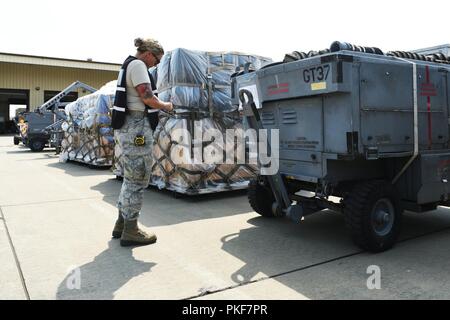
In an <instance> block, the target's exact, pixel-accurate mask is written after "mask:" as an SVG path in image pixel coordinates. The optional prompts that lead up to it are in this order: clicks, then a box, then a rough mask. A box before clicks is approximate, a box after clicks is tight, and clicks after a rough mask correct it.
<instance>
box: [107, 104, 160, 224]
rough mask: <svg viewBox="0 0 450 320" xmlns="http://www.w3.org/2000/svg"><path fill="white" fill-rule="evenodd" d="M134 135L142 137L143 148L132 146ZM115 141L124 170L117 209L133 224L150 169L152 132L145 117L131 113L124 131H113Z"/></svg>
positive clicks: (138, 113) (138, 210)
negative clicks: (143, 139) (119, 150)
mask: <svg viewBox="0 0 450 320" xmlns="http://www.w3.org/2000/svg"><path fill="white" fill-rule="evenodd" d="M137 135H143V136H144V137H145V145H144V146H136V145H135V144H134V139H135V137H136V136H137ZM114 140H115V143H116V144H118V146H119V147H120V148H121V150H122V156H121V158H120V162H121V163H120V165H121V167H122V168H123V183H122V189H121V190H120V195H119V199H118V200H117V208H118V209H119V212H120V213H121V214H122V216H123V218H124V219H125V220H136V219H137V218H138V217H139V213H140V211H141V208H142V202H143V197H144V190H145V189H146V188H147V187H148V184H149V182H150V176H151V168H152V165H153V159H152V145H153V131H152V129H151V128H150V124H149V121H148V119H147V117H145V115H144V113H143V112H133V111H130V113H129V114H128V115H127V117H126V120H125V124H124V125H123V127H122V128H120V129H118V130H114Z"/></svg>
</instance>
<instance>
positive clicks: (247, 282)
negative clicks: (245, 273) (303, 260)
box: [182, 250, 365, 300]
mask: <svg viewBox="0 0 450 320" xmlns="http://www.w3.org/2000/svg"><path fill="white" fill-rule="evenodd" d="M364 252H365V251H362V250H361V251H357V252H354V253H350V254H347V255H343V256H339V257H336V258H333V259H329V260H325V261H322V262H318V263H314V264H310V265H307V266H304V267H301V268H296V269H293V270H289V271H285V272H281V273H277V274H274V275H271V276H266V277H261V278H258V279H254V280H250V281H244V282H241V283H237V284H234V285H231V286H228V287H224V288H220V289H217V290H207V291H204V292H202V293H200V294H197V295H194V296H191V297H188V298H184V299H182V300H191V299H195V298H200V297H204V296H207V295H210V294H214V293H219V292H223V291H227V290H230V289H235V288H239V287H243V286H247V285H249V284H253V283H257V282H261V281H265V280H269V279H274V278H278V277H281V276H285V275H287V274H290V273H294V272H299V271H303V270H307V269H310V268H315V267H318V266H321V265H324V264H327V263H331V262H334V261H337V260H342V259H346V258H350V257H353V256H356V255H359V254H361V253H364Z"/></svg>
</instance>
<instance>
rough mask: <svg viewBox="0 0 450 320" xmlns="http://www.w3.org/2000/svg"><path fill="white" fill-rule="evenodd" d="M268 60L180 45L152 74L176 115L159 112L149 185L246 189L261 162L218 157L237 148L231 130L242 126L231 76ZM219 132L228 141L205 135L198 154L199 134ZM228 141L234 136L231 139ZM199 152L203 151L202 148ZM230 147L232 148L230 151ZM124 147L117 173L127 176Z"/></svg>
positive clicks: (202, 189)
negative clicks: (227, 160)
mask: <svg viewBox="0 0 450 320" xmlns="http://www.w3.org/2000/svg"><path fill="white" fill-rule="evenodd" d="M270 62H271V60H270V59H268V58H263V57H258V56H254V55H248V54H243V53H237V52H202V51H191V50H186V49H176V50H174V51H171V52H169V53H166V54H165V55H164V57H163V59H162V60H161V63H160V64H159V65H158V68H157V69H156V70H153V72H152V74H153V75H154V77H156V78H157V89H158V93H159V98H160V99H161V100H163V101H172V102H173V104H174V108H175V114H167V113H164V112H160V120H159V124H158V127H157V128H156V130H155V132H154V145H153V153H152V155H153V159H154V165H153V168H152V177H151V181H150V184H152V185H155V186H157V187H159V188H160V189H163V188H165V189H169V190H172V191H176V192H179V193H184V194H198V193H211V192H219V191H225V190H233V189H241V188H246V187H247V185H248V181H249V180H250V179H251V178H253V177H254V176H255V173H256V171H257V170H256V166H255V165H248V164H245V163H230V164H226V163H223V161H216V160H215V159H216V158H217V157H216V156H217V155H218V153H220V154H224V153H226V151H227V150H226V149H227V148H234V147H235V146H234V143H233V142H234V139H232V140H233V141H227V136H226V130H228V129H242V117H241V116H240V114H239V110H238V109H237V108H236V107H235V106H232V105H231V75H232V74H233V73H234V72H236V69H237V68H243V67H244V66H245V65H246V64H248V63H250V64H251V65H252V67H253V68H254V69H259V68H261V67H262V66H264V65H266V64H268V63H270ZM211 130H217V131H219V132H221V133H222V136H223V143H222V144H221V145H218V144H217V141H214V138H213V139H206V140H205V139H204V141H203V142H202V145H201V147H200V148H199V149H200V150H199V152H200V153H201V154H202V159H201V161H198V160H199V159H198V158H195V157H194V154H193V153H194V152H195V151H194V147H193V146H195V145H196V143H197V142H198V141H196V136H195V135H196V132H197V133H198V132H202V133H205V132H209V131H211ZM228 140H229V139H228ZM197 150H198V149H197ZM228 151H229V150H228ZM120 154H121V150H119V148H118V147H117V146H116V150H115V164H116V165H115V169H114V171H115V174H116V175H117V176H122V170H121V164H120Z"/></svg>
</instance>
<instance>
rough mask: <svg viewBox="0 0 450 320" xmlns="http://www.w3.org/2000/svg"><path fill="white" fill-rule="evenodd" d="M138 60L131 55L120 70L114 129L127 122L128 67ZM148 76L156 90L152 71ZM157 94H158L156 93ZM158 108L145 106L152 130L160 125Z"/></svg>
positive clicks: (114, 109)
mask: <svg viewBox="0 0 450 320" xmlns="http://www.w3.org/2000/svg"><path fill="white" fill-rule="evenodd" d="M134 60H137V58H136V57H133V56H129V57H128V58H127V59H126V60H125V62H124V63H123V64H122V68H121V69H120V71H119V77H118V79H117V89H116V95H115V97H114V106H113V110H112V120H111V125H112V127H113V129H120V128H122V126H123V124H124V123H125V117H126V115H127V113H128V107H127V77H126V75H127V69H128V65H129V64H130V62H131V61H134ZM148 76H149V77H150V84H151V87H152V90H153V91H155V90H156V83H155V80H154V79H153V77H152V75H151V74H150V72H149V73H148ZM155 95H156V96H157V95H158V94H157V93H155ZM158 111H159V110H157V109H152V108H150V107H149V106H147V105H146V106H145V112H146V114H147V118H148V121H149V122H150V127H151V128H152V130H155V129H156V126H157V125H158V121H159V117H158V114H159V112H158Z"/></svg>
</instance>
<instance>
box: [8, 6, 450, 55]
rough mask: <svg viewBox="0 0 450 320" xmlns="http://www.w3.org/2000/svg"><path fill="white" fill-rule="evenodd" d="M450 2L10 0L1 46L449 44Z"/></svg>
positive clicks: (30, 50)
mask: <svg viewBox="0 0 450 320" xmlns="http://www.w3.org/2000/svg"><path fill="white" fill-rule="evenodd" d="M427 4H429V5H427ZM449 9H450V1H448V0H447V1H441V0H435V1H428V2H426V1H420V2H418V1H414V0H410V1H403V0H390V1H387V0H377V1H354V0H339V1H337V0H336V1H329V0H321V1H320V0H310V1H299V0H298V1H293V0H271V1H266V0H260V1H256V0H226V1H225V0H224V1H217V0H209V1H207V0H185V1H181V0H158V1H155V0H146V1H142V0H127V1H123V0H122V1H116V0H110V1H100V0H89V1H87V0H76V1H65V0H59V1H55V0H39V1H31V0H28V1H25V0H14V1H11V0H3V1H2V4H1V12H2V18H1V19H0V52H8V53H19V54H29V55H42V56H50V57H61V58H72V59H81V60H85V59H88V58H92V59H93V60H94V61H104V62H114V63H121V62H122V61H123V60H124V59H125V58H126V57H127V56H128V55H129V54H134V53H135V47H134V45H133V43H134V39H135V38H137V37H143V38H148V37H151V38H155V39H157V40H158V41H159V42H160V43H161V44H162V45H163V47H164V49H165V50H166V51H170V50H173V49H175V48H180V47H182V48H186V49H192V50H205V51H240V52H245V53H251V54H256V55H261V56H266V57H270V58H272V59H273V60H275V61H278V60H281V59H282V58H283V57H284V54H285V53H288V52H292V51H294V50H296V51H306V52H308V51H310V50H321V49H325V48H329V46H330V44H331V43H332V42H333V41H336V40H338V41H345V42H350V43H353V44H356V45H362V46H375V47H379V48H380V49H382V50H384V51H386V52H387V51H390V50H404V51H407V50H413V49H419V48H425V47H430V46H435V45H440V44H448V43H450V35H449V33H448V29H449V25H450V23H449V19H448V15H449V12H450V11H449Z"/></svg>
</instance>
